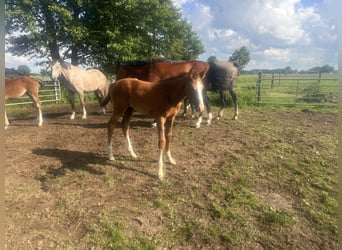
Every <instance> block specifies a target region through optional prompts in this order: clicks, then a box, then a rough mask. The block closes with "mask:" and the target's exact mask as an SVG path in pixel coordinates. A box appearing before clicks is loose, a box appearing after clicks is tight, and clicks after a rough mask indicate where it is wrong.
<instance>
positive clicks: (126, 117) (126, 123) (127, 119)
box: [122, 108, 137, 158]
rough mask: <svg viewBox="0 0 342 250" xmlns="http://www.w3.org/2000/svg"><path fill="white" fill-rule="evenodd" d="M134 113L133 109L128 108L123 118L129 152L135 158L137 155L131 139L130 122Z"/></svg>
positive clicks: (123, 130)
mask: <svg viewBox="0 0 342 250" xmlns="http://www.w3.org/2000/svg"><path fill="white" fill-rule="evenodd" d="M132 114H133V109H132V108H128V109H127V110H126V112H125V115H124V117H123V119H122V132H123V134H124V137H125V141H126V146H127V149H128V151H129V153H130V154H131V156H132V157H133V158H137V155H136V153H135V152H134V150H133V147H132V144H131V140H130V138H129V122H130V120H131V117H132Z"/></svg>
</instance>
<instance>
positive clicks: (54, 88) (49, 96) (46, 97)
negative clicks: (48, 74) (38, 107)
mask: <svg viewBox="0 0 342 250" xmlns="http://www.w3.org/2000/svg"><path fill="white" fill-rule="evenodd" d="M41 82H42V83H43V87H41V88H40V89H39V92H38V94H39V99H40V102H42V103H43V102H55V103H58V102H59V101H60V100H61V85H60V83H59V82H58V81H41ZM30 103H32V100H31V99H30V98H29V96H27V95H24V96H22V97H19V98H16V99H9V100H6V104H5V105H6V106H12V105H22V104H30Z"/></svg>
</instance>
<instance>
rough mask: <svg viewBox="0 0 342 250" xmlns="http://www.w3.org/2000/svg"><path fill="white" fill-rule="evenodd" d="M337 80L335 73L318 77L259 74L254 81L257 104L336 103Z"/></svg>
mask: <svg viewBox="0 0 342 250" xmlns="http://www.w3.org/2000/svg"><path fill="white" fill-rule="evenodd" d="M337 99H338V81H337V78H336V75H332V76H331V77H330V76H328V77H327V76H325V77H322V75H321V74H319V75H318V77H314V76H313V75H308V76H301V75H296V76H280V75H278V76H275V75H274V74H273V75H262V74H259V78H258V80H257V82H256V94H255V101H256V103H257V104H287V105H288V104H295V105H325V106H330V105H336V104H337Z"/></svg>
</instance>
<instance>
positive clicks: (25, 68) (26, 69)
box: [17, 65, 31, 76]
mask: <svg viewBox="0 0 342 250" xmlns="http://www.w3.org/2000/svg"><path fill="white" fill-rule="evenodd" d="M17 72H18V74H19V75H22V76H28V75H30V73H31V70H30V68H29V67H28V66H26V65H19V66H18V67H17Z"/></svg>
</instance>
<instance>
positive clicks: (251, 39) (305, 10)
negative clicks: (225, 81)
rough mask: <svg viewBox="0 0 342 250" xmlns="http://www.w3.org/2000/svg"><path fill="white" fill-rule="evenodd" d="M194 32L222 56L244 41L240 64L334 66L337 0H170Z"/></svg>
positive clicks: (207, 47)
mask: <svg viewBox="0 0 342 250" xmlns="http://www.w3.org/2000/svg"><path fill="white" fill-rule="evenodd" d="M172 1H173V3H174V4H175V5H176V6H177V7H178V8H180V9H181V11H182V13H183V16H184V18H186V19H187V20H188V21H189V22H190V23H191V24H192V26H193V28H194V30H195V31H196V32H197V33H198V34H199V36H200V38H201V40H202V42H203V44H204V46H205V50H206V52H205V53H204V54H202V55H201V56H200V58H199V59H201V60H207V59H208V57H209V56H211V55H213V56H216V57H217V58H218V59H219V60H228V59H229V57H230V56H231V54H232V53H233V52H234V51H235V50H236V49H239V48H240V47H241V46H243V45H245V46H247V48H248V49H249V51H250V55H251V62H250V63H249V64H248V65H247V67H246V69H254V68H259V69H260V68H284V67H286V66H290V67H291V68H293V69H309V68H312V67H315V66H320V65H324V64H329V65H331V66H334V67H335V68H337V60H338V49H337V27H336V26H337V18H336V17H337V13H336V10H337V9H338V8H337V6H338V1H339V0H302V1H301V0H282V1H280V0H258V1H257V0H243V1H235V0H172Z"/></svg>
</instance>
